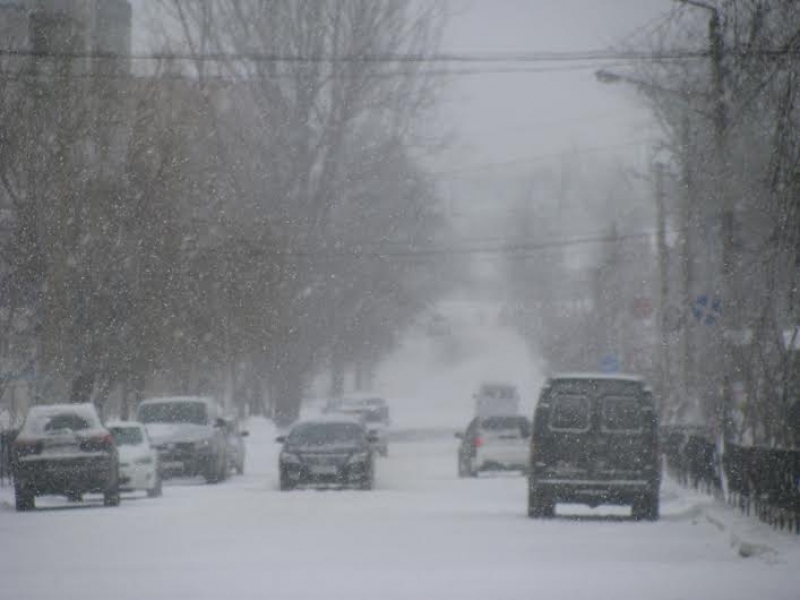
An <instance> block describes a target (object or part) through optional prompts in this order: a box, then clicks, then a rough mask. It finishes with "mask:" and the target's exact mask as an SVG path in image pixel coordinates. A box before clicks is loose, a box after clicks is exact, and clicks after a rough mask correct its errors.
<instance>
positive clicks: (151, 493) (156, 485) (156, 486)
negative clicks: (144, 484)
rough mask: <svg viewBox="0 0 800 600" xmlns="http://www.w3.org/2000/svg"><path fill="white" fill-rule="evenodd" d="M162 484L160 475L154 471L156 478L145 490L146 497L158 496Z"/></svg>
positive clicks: (161, 491)
mask: <svg viewBox="0 0 800 600" xmlns="http://www.w3.org/2000/svg"><path fill="white" fill-rule="evenodd" d="M163 493H164V492H163V485H162V483H161V475H159V474H158V473H156V480H155V483H153V487H151V488H150V489H149V490H147V497H148V498H160V497H161V495H162V494H163Z"/></svg>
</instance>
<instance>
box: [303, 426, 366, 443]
mask: <svg viewBox="0 0 800 600" xmlns="http://www.w3.org/2000/svg"><path fill="white" fill-rule="evenodd" d="M362 435H363V429H362V428H361V427H359V426H358V425H357V424H355V423H307V424H304V425H298V426H297V427H295V428H294V429H293V430H292V432H291V433H290V434H289V439H288V442H289V444H291V445H294V446H324V445H328V444H352V443H355V442H358V441H359V440H361V438H362Z"/></svg>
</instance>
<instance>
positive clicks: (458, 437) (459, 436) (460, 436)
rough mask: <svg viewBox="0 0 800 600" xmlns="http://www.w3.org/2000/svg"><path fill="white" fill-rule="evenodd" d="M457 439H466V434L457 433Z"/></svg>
mask: <svg viewBox="0 0 800 600" xmlns="http://www.w3.org/2000/svg"><path fill="white" fill-rule="evenodd" d="M456 439H459V440H463V439H464V434H463V433H461V432H460V431H457V432H456Z"/></svg>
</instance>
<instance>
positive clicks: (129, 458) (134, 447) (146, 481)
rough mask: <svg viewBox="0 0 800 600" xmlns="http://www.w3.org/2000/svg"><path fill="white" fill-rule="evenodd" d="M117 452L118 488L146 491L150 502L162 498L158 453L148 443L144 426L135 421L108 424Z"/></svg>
mask: <svg viewBox="0 0 800 600" xmlns="http://www.w3.org/2000/svg"><path fill="white" fill-rule="evenodd" d="M107 427H108V430H109V431H110V432H111V437H113V438H114V443H115V444H116V446H117V451H118V452H119V485H120V489H121V490H122V491H123V492H133V491H145V492H147V495H148V496H149V497H150V498H156V497H158V496H161V493H162V490H161V474H160V472H159V468H158V453H157V452H156V449H155V448H154V447H153V445H152V444H151V443H150V437H149V436H148V435H147V430H146V429H145V427H144V425H142V424H141V423H137V422H135V421H115V422H111V423H108V424H107Z"/></svg>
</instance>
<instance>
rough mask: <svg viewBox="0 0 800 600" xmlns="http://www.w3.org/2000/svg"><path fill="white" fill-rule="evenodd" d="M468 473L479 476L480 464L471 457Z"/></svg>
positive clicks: (471, 475)
mask: <svg viewBox="0 0 800 600" xmlns="http://www.w3.org/2000/svg"><path fill="white" fill-rule="evenodd" d="M467 465H468V466H467V474H468V475H469V476H470V477H477V476H478V471H479V470H480V469H478V464H477V463H476V462H475V459H474V458H470V459H469V462H468V463H467Z"/></svg>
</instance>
